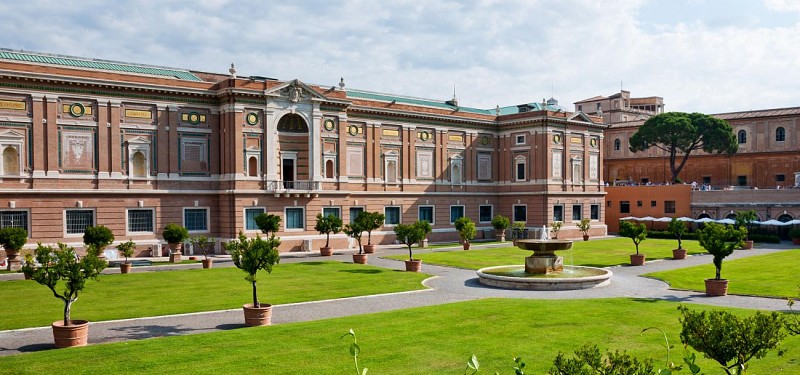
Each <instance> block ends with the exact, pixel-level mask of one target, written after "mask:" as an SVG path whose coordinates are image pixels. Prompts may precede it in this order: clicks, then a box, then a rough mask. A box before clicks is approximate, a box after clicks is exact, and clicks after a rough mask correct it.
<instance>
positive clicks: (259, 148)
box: [245, 146, 261, 152]
mask: <svg viewBox="0 0 800 375" xmlns="http://www.w3.org/2000/svg"><path fill="white" fill-rule="evenodd" d="M245 151H249V152H253V151H261V147H258V146H250V147H248V148H246V149H245Z"/></svg>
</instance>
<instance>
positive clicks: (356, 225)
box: [343, 212, 368, 264]
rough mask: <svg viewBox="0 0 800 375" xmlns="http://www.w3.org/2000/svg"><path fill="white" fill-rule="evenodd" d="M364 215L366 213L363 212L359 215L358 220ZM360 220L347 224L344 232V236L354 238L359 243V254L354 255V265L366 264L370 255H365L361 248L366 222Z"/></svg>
mask: <svg viewBox="0 0 800 375" xmlns="http://www.w3.org/2000/svg"><path fill="white" fill-rule="evenodd" d="M364 214H365V213H363V212H362V213H361V214H360V215H358V218H360V217H363V216H364ZM358 218H356V220H354V221H353V222H352V223H350V224H345V226H344V229H343V231H344V234H346V235H347V236H348V237H351V238H353V239H354V240H356V243H358V253H355V254H353V263H359V264H366V263H367V256H368V255H367V254H365V253H364V248H363V246H361V236H362V235H363V234H364V227H363V221H364V220H358Z"/></svg>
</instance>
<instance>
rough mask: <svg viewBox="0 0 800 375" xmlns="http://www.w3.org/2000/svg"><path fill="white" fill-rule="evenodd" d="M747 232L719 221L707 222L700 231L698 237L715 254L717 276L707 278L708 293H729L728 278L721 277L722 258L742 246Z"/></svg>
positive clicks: (712, 294) (722, 294)
mask: <svg viewBox="0 0 800 375" xmlns="http://www.w3.org/2000/svg"><path fill="white" fill-rule="evenodd" d="M744 236H745V232H744V230H742V229H740V228H736V227H733V226H726V225H722V224H717V223H706V225H705V227H704V228H703V229H700V230H699V231H698V239H699V242H700V246H702V247H703V248H704V249H706V251H708V253H709V254H711V255H712V256H714V267H715V268H716V276H715V277H714V278H713V279H706V280H705V283H706V295H708V296H724V295H726V294H728V280H727V279H723V278H721V277H720V273H721V272H722V260H723V259H725V258H726V257H727V256H728V255H731V254H732V253H733V249H735V248H737V247H739V246H741V244H742V240H743V239H744Z"/></svg>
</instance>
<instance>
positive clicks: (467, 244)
mask: <svg viewBox="0 0 800 375" xmlns="http://www.w3.org/2000/svg"><path fill="white" fill-rule="evenodd" d="M464 250H469V242H464Z"/></svg>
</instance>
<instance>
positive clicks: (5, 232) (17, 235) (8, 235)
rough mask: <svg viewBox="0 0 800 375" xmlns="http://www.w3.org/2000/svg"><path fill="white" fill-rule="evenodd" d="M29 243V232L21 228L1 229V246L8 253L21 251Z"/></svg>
mask: <svg viewBox="0 0 800 375" xmlns="http://www.w3.org/2000/svg"><path fill="white" fill-rule="evenodd" d="M26 242H28V231H27V230H25V229H22V228H19V227H5V228H3V229H0V245H3V249H5V250H6V252H12V251H19V250H20V249H22V247H23V246H25V243H26Z"/></svg>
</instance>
